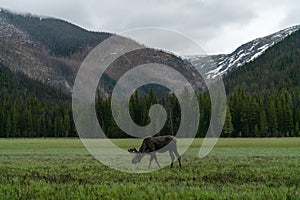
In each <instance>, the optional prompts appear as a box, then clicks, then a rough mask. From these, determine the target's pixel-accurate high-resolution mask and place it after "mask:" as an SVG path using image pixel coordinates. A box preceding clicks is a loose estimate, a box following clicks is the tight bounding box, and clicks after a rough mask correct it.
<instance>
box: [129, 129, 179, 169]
mask: <svg viewBox="0 0 300 200" xmlns="http://www.w3.org/2000/svg"><path fill="white" fill-rule="evenodd" d="M168 144H170V145H169V146H168V148H164V147H166V146H167V145H168ZM128 151H129V152H130V153H135V154H136V155H135V157H134V158H133V159H132V163H133V164H136V163H138V162H141V160H142V158H143V157H144V155H146V154H150V162H149V166H148V167H149V168H150V167H151V162H152V160H153V159H154V160H155V162H156V164H157V165H158V167H159V168H160V165H159V163H158V161H157V157H156V154H155V153H156V152H159V153H164V152H166V151H169V153H170V157H171V160H172V163H171V167H173V162H174V161H175V156H176V157H177V159H178V162H179V166H180V167H181V157H180V155H179V153H178V151H177V144H176V138H175V137H174V136H171V135H166V136H157V137H147V138H145V139H144V140H143V143H142V146H141V147H140V149H139V150H137V149H136V148H132V149H128Z"/></svg>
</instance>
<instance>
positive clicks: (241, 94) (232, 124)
mask: <svg viewBox="0 0 300 200" xmlns="http://www.w3.org/2000/svg"><path fill="white" fill-rule="evenodd" d="M110 102H111V98H110V97H109V98H101V97H100V95H99V96H98V98H97V101H96V112H97V116H98V121H99V123H100V125H101V127H102V129H103V130H104V132H105V134H106V135H107V137H110V138H126V137H129V136H128V135H127V134H126V133H124V132H123V131H122V130H121V129H120V128H119V127H118V126H117V124H116V122H115V120H114V119H113V116H112V112H111V105H110ZM198 102H199V106H200V107H199V108H200V121H199V129H198V132H197V137H205V134H206V131H207V129H208V126H209V123H210V110H211V104H210V98H209V95H208V94H206V93H202V94H199V95H198ZM156 103H159V104H161V105H163V106H164V107H165V109H166V111H167V114H168V117H167V121H166V124H165V126H164V128H163V129H162V130H161V132H160V133H159V134H161V135H167V134H173V135H175V134H176V132H177V130H178V128H179V125H180V120H181V114H180V112H181V110H180V105H179V103H178V101H177V98H176V96H175V95H173V94H171V95H167V96H163V97H157V96H156V95H154V93H153V92H152V91H150V93H149V94H148V95H142V94H139V93H138V92H136V93H135V94H134V95H133V96H132V97H131V100H130V102H129V109H130V114H131V117H132V119H133V121H134V122H135V123H136V124H138V125H140V126H145V125H147V124H149V123H150V118H149V116H148V111H149V108H150V107H151V106H152V105H154V104H156ZM226 107H227V111H226V118H225V125H224V128H223V132H222V135H221V136H222V137H284V136H300V133H299V123H300V89H299V88H297V89H293V90H292V91H289V90H286V89H282V90H280V91H272V92H271V91H268V90H266V91H261V92H257V93H249V92H247V91H245V90H243V89H242V88H241V87H238V88H237V89H236V90H235V91H234V92H233V93H232V94H231V95H230V96H228V100H227V106H226ZM0 137H77V133H76V129H75V126H74V123H73V118H72V111H71V105H70V102H69V101H58V102H54V101H49V100H45V99H44V100H43V99H38V98H32V97H28V98H9V97H7V98H2V99H0Z"/></svg>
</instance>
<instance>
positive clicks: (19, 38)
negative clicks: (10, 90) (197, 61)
mask: <svg viewBox="0 0 300 200" xmlns="http://www.w3.org/2000/svg"><path fill="white" fill-rule="evenodd" d="M112 35H113V34H110V33H103V32H90V31H86V30H84V29H82V28H80V27H77V26H75V25H73V24H70V23H68V22H65V21H62V20H59V19H54V18H42V17H38V16H33V15H30V14H23V15H20V14H14V13H12V12H10V11H7V10H3V9H2V10H1V11H0V46H1V48H0V64H1V65H2V66H5V67H7V68H9V69H10V70H11V71H13V72H20V73H23V74H25V75H26V76H28V77H29V78H31V79H34V80H37V81H39V82H41V83H45V84H47V85H49V86H51V87H54V88H56V89H60V90H62V91H63V92H65V93H67V94H71V92H72V86H73V82H74V80H75V76H76V73H77V71H78V69H79V67H80V65H81V63H82V61H83V60H84V58H85V57H86V56H87V55H88V53H89V52H90V51H91V50H92V49H93V48H94V47H95V46H96V45H98V44H99V43H101V42H102V41H104V40H105V39H107V38H109V37H111V36H112ZM122 39H126V40H129V39H128V38H122V37H120V40H122ZM131 42H132V43H133V44H135V42H134V41H131ZM107 56H109V55H107ZM149 62H158V63H160V64H165V65H167V66H171V67H173V68H174V69H176V70H178V71H179V72H181V73H182V74H183V75H184V76H185V77H186V78H187V79H188V80H190V82H191V83H192V84H193V86H194V87H195V88H196V89H199V88H203V87H204V84H203V81H202V78H201V76H200V75H199V74H198V72H197V71H196V70H195V69H194V68H193V67H192V65H191V64H190V63H189V62H187V61H185V60H182V59H181V58H178V57H176V56H174V55H172V54H170V53H166V52H163V51H159V50H154V49H149V48H145V49H143V50H139V51H134V52H130V53H129V54H126V55H124V56H121V57H120V58H119V59H118V60H117V61H116V62H114V63H113V64H112V65H111V66H110V67H109V70H107V72H106V73H105V76H104V77H103V78H102V79H101V80H100V83H102V84H100V85H101V88H100V90H101V91H103V93H105V94H108V93H110V92H111V91H112V89H113V85H114V84H115V83H116V81H117V80H118V78H120V76H121V74H120V73H125V72H126V71H128V70H130V69H131V68H133V67H135V66H137V65H140V64H145V63H149Z"/></svg>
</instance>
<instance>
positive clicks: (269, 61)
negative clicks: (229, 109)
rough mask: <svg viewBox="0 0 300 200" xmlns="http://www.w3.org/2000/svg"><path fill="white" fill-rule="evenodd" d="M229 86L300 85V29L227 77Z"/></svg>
mask: <svg viewBox="0 0 300 200" xmlns="http://www.w3.org/2000/svg"><path fill="white" fill-rule="evenodd" d="M224 81H225V84H226V88H227V90H228V91H229V92H230V91H233V90H234V89H235V88H236V87H237V86H240V87H242V88H243V89H245V90H247V91H250V92H259V91H262V90H281V89H287V90H293V89H294V88H295V87H299V86H300V31H297V32H295V33H293V34H292V35H290V36H288V37H287V38H286V39H284V40H283V41H281V42H279V43H278V44H276V45H274V46H273V47H271V48H270V49H268V50H267V51H266V52H265V53H264V54H262V55H261V56H260V57H258V58H257V59H256V60H254V61H252V62H250V63H248V64H245V65H244V66H242V67H240V68H239V69H237V70H235V71H233V72H232V73H230V74H229V75H228V76H227V77H225V79H224Z"/></svg>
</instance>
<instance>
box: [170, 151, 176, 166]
mask: <svg viewBox="0 0 300 200" xmlns="http://www.w3.org/2000/svg"><path fill="white" fill-rule="evenodd" d="M169 153H170V157H171V160H172V163H171V168H172V167H173V163H174V160H175V156H174V154H173V152H172V151H169Z"/></svg>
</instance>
